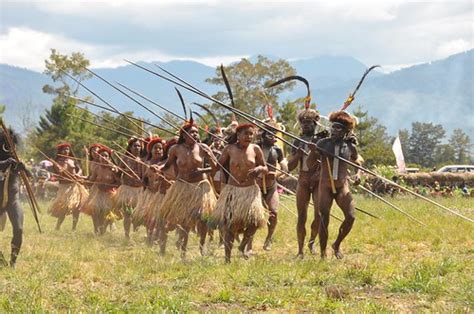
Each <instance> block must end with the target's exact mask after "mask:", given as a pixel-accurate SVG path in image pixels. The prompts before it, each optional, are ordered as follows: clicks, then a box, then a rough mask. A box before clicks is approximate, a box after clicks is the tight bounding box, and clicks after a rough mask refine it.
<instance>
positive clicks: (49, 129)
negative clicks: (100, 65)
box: [29, 49, 94, 158]
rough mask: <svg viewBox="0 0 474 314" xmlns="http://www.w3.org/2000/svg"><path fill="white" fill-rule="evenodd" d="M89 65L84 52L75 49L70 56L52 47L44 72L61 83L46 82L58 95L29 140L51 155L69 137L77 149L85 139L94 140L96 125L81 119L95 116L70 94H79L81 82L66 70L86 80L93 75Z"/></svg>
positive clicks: (86, 141) (77, 149) (88, 141)
mask: <svg viewBox="0 0 474 314" xmlns="http://www.w3.org/2000/svg"><path fill="white" fill-rule="evenodd" d="M88 65H89V60H87V59H86V58H85V57H84V55H83V54H82V53H72V54H71V56H67V55H62V54H60V53H59V52H57V51H56V50H55V49H51V55H50V56H49V59H47V60H45V67H46V70H45V71H44V73H45V74H47V75H49V76H51V78H52V79H53V81H54V82H58V83H60V85H59V86H56V87H54V86H51V85H45V86H43V92H45V93H48V94H52V95H56V97H55V98H54V99H53V104H52V106H51V108H50V109H48V110H46V112H45V114H44V115H43V116H41V117H40V120H39V123H38V127H37V128H36V130H35V132H34V133H33V134H31V136H29V140H31V142H32V143H33V144H34V145H35V146H36V147H38V148H39V149H41V150H42V151H43V152H45V153H47V154H48V156H52V155H54V152H55V149H54V144H55V143H58V142H61V141H69V142H71V143H72V144H73V150H75V151H79V150H80V149H81V145H82V144H83V143H90V142H91V141H92V140H93V135H94V131H93V127H92V126H91V125H90V124H88V123H86V122H83V121H80V120H79V119H77V117H79V118H81V119H85V120H93V118H92V116H91V115H90V114H89V113H87V112H85V111H80V110H79V109H77V108H76V103H77V101H76V100H74V99H72V98H70V96H77V94H78V89H79V84H78V83H75V82H72V81H71V80H70V79H69V78H68V77H67V75H66V74H65V73H67V74H69V75H71V76H73V77H74V78H75V79H76V80H78V81H79V82H81V81H84V80H86V79H88V78H89V77H90V76H91V75H90V74H89V73H88V72H87V70H85V68H84V67H87V66H88ZM38 157H40V156H38ZM42 158H44V157H42Z"/></svg>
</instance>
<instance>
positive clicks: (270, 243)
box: [263, 239, 272, 251]
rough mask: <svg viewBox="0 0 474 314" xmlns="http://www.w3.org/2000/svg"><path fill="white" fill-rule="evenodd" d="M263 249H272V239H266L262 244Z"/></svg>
mask: <svg viewBox="0 0 474 314" xmlns="http://www.w3.org/2000/svg"><path fill="white" fill-rule="evenodd" d="M263 249H264V250H265V251H271V250H272V240H271V239H268V240H266V241H265V244H264V245H263Z"/></svg>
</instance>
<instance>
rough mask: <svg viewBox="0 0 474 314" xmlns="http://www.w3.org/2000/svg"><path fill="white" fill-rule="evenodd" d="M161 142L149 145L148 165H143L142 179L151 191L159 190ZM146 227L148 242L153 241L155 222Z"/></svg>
mask: <svg viewBox="0 0 474 314" xmlns="http://www.w3.org/2000/svg"><path fill="white" fill-rule="evenodd" d="M162 158H163V144H162V143H155V144H154V145H153V147H151V158H150V160H149V161H148V164H149V166H148V167H145V166H144V167H145V170H144V176H143V181H144V182H145V183H146V184H145V185H146V189H148V190H150V191H151V192H153V193H158V192H159V188H160V186H159V183H158V182H159V175H160V174H159V168H158V167H157V165H160V163H161V164H163V162H162ZM146 227H147V240H148V244H152V243H153V231H154V229H155V224H154V223H150V224H149V225H148V226H146Z"/></svg>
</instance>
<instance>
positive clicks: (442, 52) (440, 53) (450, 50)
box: [436, 39, 474, 59]
mask: <svg viewBox="0 0 474 314" xmlns="http://www.w3.org/2000/svg"><path fill="white" fill-rule="evenodd" d="M473 48H474V43H473V42H472V41H467V40H464V39H455V40H450V41H448V42H445V43H442V44H441V45H439V46H438V48H437V49H436V57H438V58H439V59H442V58H446V57H448V56H450V55H453V54H456V53H460V52H464V51H467V50H470V49H473Z"/></svg>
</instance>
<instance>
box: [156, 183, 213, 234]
mask: <svg viewBox="0 0 474 314" xmlns="http://www.w3.org/2000/svg"><path fill="white" fill-rule="evenodd" d="M216 201H217V199H216V195H215V194H214V191H213V190H212V187H211V184H210V183H209V181H208V180H202V181H200V182H196V183H189V182H183V181H181V180H177V181H176V182H175V183H174V184H173V185H172V186H171V187H170V188H169V190H168V191H167V192H166V195H165V197H164V199H163V203H162V205H161V208H160V209H159V216H160V219H163V220H164V221H166V222H167V223H168V224H171V225H180V226H181V227H183V228H190V229H193V228H194V227H195V226H196V223H197V222H198V221H200V220H202V221H206V222H207V221H209V219H210V218H211V215H212V212H213V210H214V207H215V205H216Z"/></svg>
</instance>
